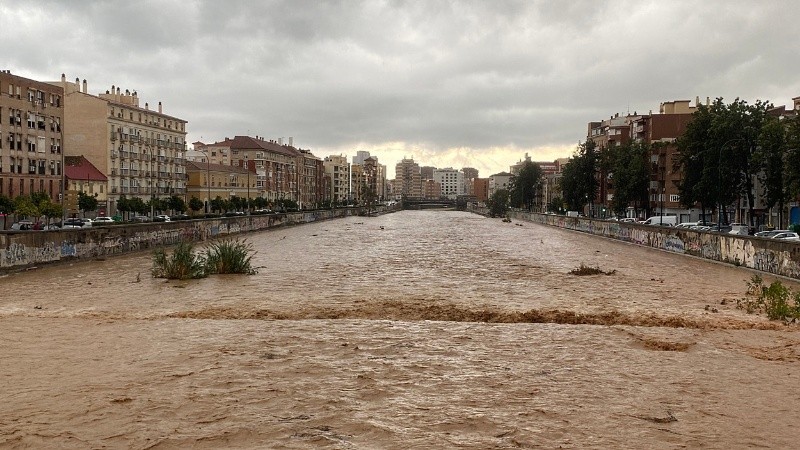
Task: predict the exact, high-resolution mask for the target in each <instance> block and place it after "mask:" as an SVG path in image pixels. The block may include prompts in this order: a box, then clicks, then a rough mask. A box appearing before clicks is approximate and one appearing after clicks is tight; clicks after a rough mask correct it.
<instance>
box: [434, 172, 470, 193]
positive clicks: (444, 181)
mask: <svg viewBox="0 0 800 450" xmlns="http://www.w3.org/2000/svg"><path fill="white" fill-rule="evenodd" d="M433 181H435V182H437V183H439V186H441V189H442V194H441V195H442V197H446V198H448V199H450V200H455V199H456V197H458V196H459V195H463V194H464V173H463V172H461V171H459V170H456V169H453V168H452V167H445V168H444V169H435V170H434V171H433Z"/></svg>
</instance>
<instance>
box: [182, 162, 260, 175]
mask: <svg viewBox="0 0 800 450" xmlns="http://www.w3.org/2000/svg"><path fill="white" fill-rule="evenodd" d="M207 170H210V171H214V172H236V173H247V168H246V167H239V166H228V165H225V164H210V165H207V164H206V163H204V162H199V161H186V171H187V172H189V171H191V172H194V171H207Z"/></svg>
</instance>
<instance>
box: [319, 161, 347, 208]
mask: <svg viewBox="0 0 800 450" xmlns="http://www.w3.org/2000/svg"><path fill="white" fill-rule="evenodd" d="M322 165H323V166H324V168H325V176H326V177H328V178H329V179H330V191H329V197H330V200H331V201H334V202H336V203H342V202H347V201H349V200H350V199H351V193H350V164H348V162H347V157H346V156H342V155H331V156H326V157H325V159H324V160H323V162H322Z"/></svg>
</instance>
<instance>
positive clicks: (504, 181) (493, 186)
mask: <svg viewBox="0 0 800 450" xmlns="http://www.w3.org/2000/svg"><path fill="white" fill-rule="evenodd" d="M512 178H514V175H512V174H510V173H508V172H500V173H496V174H494V175H492V176H490V177H489V198H491V197H492V196H493V195H494V193H495V192H497V191H499V190H500V189H506V190H508V188H509V183H511V179H512Z"/></svg>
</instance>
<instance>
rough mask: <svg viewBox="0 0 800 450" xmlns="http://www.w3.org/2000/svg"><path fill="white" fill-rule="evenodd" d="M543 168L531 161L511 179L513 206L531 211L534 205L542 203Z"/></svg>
mask: <svg viewBox="0 0 800 450" xmlns="http://www.w3.org/2000/svg"><path fill="white" fill-rule="evenodd" d="M543 174H544V173H543V172H542V168H541V167H540V166H539V165H538V164H536V163H534V162H531V161H525V163H524V164H523V165H522V167H521V168H520V171H519V173H518V174H517V175H516V176H514V177H513V178H512V179H511V182H510V185H511V186H510V188H509V191H510V195H511V204H512V205H514V206H516V207H521V208H525V209H527V210H528V211H530V210H531V209H532V208H533V205H534V204H539V203H541V201H540V198H539V196H540V195H541V191H540V189H541V186H542V176H543Z"/></svg>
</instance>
